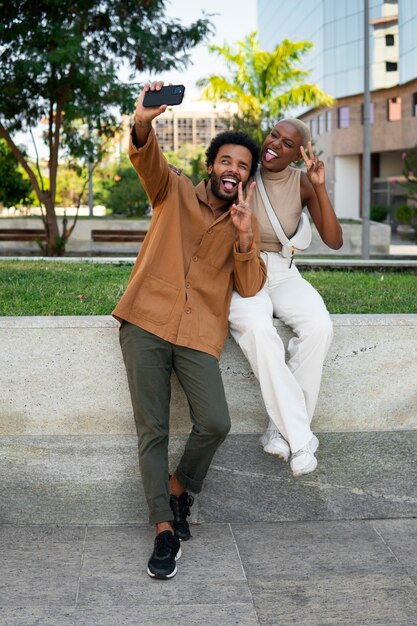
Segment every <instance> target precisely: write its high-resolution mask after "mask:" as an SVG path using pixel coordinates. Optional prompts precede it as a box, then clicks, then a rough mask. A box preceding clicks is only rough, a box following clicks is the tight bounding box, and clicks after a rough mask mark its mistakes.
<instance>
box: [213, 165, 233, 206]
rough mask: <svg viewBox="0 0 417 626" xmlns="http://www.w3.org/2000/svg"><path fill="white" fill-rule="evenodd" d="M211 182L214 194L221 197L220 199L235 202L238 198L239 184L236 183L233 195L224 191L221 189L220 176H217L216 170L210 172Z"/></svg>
mask: <svg viewBox="0 0 417 626" xmlns="http://www.w3.org/2000/svg"><path fill="white" fill-rule="evenodd" d="M210 184H211V191H212V193H213V195H215V196H216V198H219V200H229V202H234V201H235V200H236V199H237V192H238V186H237V185H236V191H235V193H234V194H233V195H231V194H226V193H223V192H222V191H221V190H220V178H219V176H216V174H214V172H212V173H211V174H210Z"/></svg>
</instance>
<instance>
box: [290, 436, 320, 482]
mask: <svg viewBox="0 0 417 626" xmlns="http://www.w3.org/2000/svg"><path fill="white" fill-rule="evenodd" d="M318 447H319V440H318V439H317V437H316V435H313V436H312V438H311V439H310V441H309V442H308V444H307V445H306V446H305V447H304V448H301V449H300V450H297V452H294V454H293V455H292V456H291V463H290V465H291V469H292V473H293V474H294V476H302V475H303V474H309V473H310V472H314V470H315V469H316V467H317V459H316V457H315V456H314V453H315V452H316V450H317V448H318Z"/></svg>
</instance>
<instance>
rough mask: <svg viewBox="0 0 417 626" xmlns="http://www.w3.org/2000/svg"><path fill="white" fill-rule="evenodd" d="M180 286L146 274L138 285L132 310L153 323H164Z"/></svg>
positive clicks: (167, 318)
mask: <svg viewBox="0 0 417 626" xmlns="http://www.w3.org/2000/svg"><path fill="white" fill-rule="evenodd" d="M179 292H180V288H179V287H177V286H176V285H173V284H172V283H169V282H167V281H166V280H163V279H162V278H157V277H156V276H152V275H151V274H148V275H147V276H145V278H144V279H143V281H142V284H141V285H140V287H139V290H138V293H137V296H136V298H135V302H134V304H133V307H132V309H133V312H134V313H136V314H137V315H139V316H140V317H143V318H145V319H147V320H149V321H150V322H153V323H154V324H166V323H167V322H168V320H169V318H170V316H171V313H172V310H173V308H174V306H175V303H176V301H177V299H178V294H179Z"/></svg>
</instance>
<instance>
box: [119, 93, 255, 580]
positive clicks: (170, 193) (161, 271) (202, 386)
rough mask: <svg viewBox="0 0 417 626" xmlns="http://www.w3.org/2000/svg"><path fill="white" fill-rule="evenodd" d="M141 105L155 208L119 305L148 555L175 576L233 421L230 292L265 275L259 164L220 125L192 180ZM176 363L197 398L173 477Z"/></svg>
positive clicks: (140, 161)
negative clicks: (254, 198) (225, 356)
mask: <svg viewBox="0 0 417 626" xmlns="http://www.w3.org/2000/svg"><path fill="white" fill-rule="evenodd" d="M162 85H163V83H162V82H156V83H152V85H146V86H145V89H144V91H143V92H142V94H141V95H140V96H139V99H138V101H137V104H136V110H135V123H134V126H133V128H132V134H131V142H130V148H129V155H130V159H131V161H132V164H133V165H134V167H135V169H136V171H137V173H138V175H139V177H140V180H141V182H142V184H143V186H144V188H145V190H146V192H147V194H148V197H149V200H150V202H151V204H152V207H153V217H152V222H151V225H150V228H149V232H148V234H147V236H146V238H145V241H144V243H143V244H142V247H141V250H140V252H139V255H138V258H137V260H136V263H135V265H134V268H133V270H132V274H131V277H130V280H129V284H128V286H127V289H126V292H125V294H124V295H123V297H122V299H121V300H120V302H119V303H118V305H117V306H116V308H115V310H114V311H113V315H114V316H115V317H116V318H117V319H118V320H119V321H120V322H121V328H120V344H121V348H122V353H123V358H124V361H125V365H126V371H127V376H128V382H129V388H130V393H131V399H132V405H133V410H134V415H135V422H136V428H137V433H138V440H139V462H140V469H141V477H142V482H143V486H144V491H145V496H146V500H147V503H148V507H149V521H150V523H151V524H155V525H156V539H155V544H154V551H153V553H152V555H151V557H150V559H149V561H148V570H147V571H148V574H149V575H150V576H151V577H153V578H172V577H173V576H174V575H175V573H176V571H177V567H176V560H177V559H178V558H179V556H180V554H181V548H180V540H183V541H186V540H187V539H189V538H190V537H191V534H190V530H189V526H188V522H187V516H188V515H189V514H190V506H191V504H192V502H193V497H192V496H190V495H189V494H188V491H187V490H190V491H192V492H194V493H198V492H199V491H201V488H202V484H203V481H204V478H205V476H206V474H207V471H208V468H209V466H210V463H211V460H212V458H213V455H214V453H215V451H216V450H217V448H218V446H219V445H220V444H221V443H222V441H223V440H224V439H225V437H226V435H227V433H228V431H229V429H230V418H229V413H228V408H227V404H226V399H225V395H224V389H223V383H222V379H221V375H220V369H219V364H218V359H219V357H220V353H221V350H222V347H223V343H224V341H225V339H226V336H227V331H228V326H227V318H228V311H229V304H230V299H231V295H232V290H233V289H235V290H236V291H237V292H239V294H240V295H241V296H242V297H247V296H253V295H255V294H256V292H257V291H259V289H261V287H262V285H263V284H264V282H265V275H266V269H265V266H264V264H263V262H262V260H261V258H260V255H259V236H258V229H257V224H256V219H255V218H253V217H252V214H251V212H250V211H249V209H248V202H249V201H250V199H251V195H252V191H253V185H252V186H251V187H250V189H249V191H248V194H247V198H246V200H245V199H244V194H243V189H244V187H245V185H246V183H247V181H248V180H249V177H250V176H252V175H253V173H254V171H255V168H256V166H257V162H258V155H259V152H258V148H257V146H256V144H254V142H253V141H252V140H251V139H250V138H249V137H248V136H247V135H245V134H243V133H235V132H225V133H221V134H220V135H218V136H217V137H215V138H214V140H213V141H212V143H211V144H210V146H209V148H208V150H207V168H208V174H209V178H208V180H207V181H202V182H201V183H200V184H199V185H197V187H194V186H193V184H192V182H191V181H190V180H189V179H188V178H187V177H186V176H183V175H182V174H181V173H180V172H179V171H177V170H174V169H173V168H170V167H169V166H168V163H167V162H166V160H165V158H164V156H163V154H162V152H161V150H160V148H159V146H158V142H157V139H156V136H155V133H154V131H153V129H152V126H151V122H152V120H153V119H154V118H155V117H156V116H157V115H160V114H161V113H163V111H165V109H166V105H163V106H161V107H152V108H148V107H144V106H143V97H144V93H145V92H146V91H148V90H151V91H155V90H160V89H161V87H162ZM172 370H174V371H175V372H176V374H177V377H178V380H179V382H180V384H181V386H182V387H183V389H184V391H185V394H186V396H187V399H188V402H189V406H190V417H191V421H192V429H191V433H190V436H189V438H188V441H187V443H186V446H185V450H184V453H183V456H182V458H181V460H180V462H179V464H178V466H177V468H176V470H175V472H174V474H173V475H172V476H171V477H170V478H169V475H168V438H169V402H170V377H171V372H172Z"/></svg>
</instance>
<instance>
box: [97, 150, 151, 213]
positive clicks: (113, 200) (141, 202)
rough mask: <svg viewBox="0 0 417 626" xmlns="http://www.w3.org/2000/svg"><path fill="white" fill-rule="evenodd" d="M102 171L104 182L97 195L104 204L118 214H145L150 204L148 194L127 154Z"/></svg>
mask: <svg viewBox="0 0 417 626" xmlns="http://www.w3.org/2000/svg"><path fill="white" fill-rule="evenodd" d="M100 173H101V175H102V176H103V182H102V185H101V187H102V190H101V191H100V192H98V193H97V197H98V198H99V200H100V202H101V203H102V204H104V205H105V206H106V207H107V208H109V209H111V210H112V211H113V213H115V214H116V215H127V216H129V217H133V216H134V217H141V216H142V215H145V212H146V209H147V208H148V206H149V200H148V196H147V195H146V191H145V190H144V188H143V187H142V183H141V182H140V180H139V177H138V175H137V173H136V172H135V170H134V168H133V167H132V165H131V164H130V162H129V159H128V158H127V156H123V157H122V159H121V161H120V163H118V164H117V165H110V166H107V167H106V168H102V170H101V172H100Z"/></svg>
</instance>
